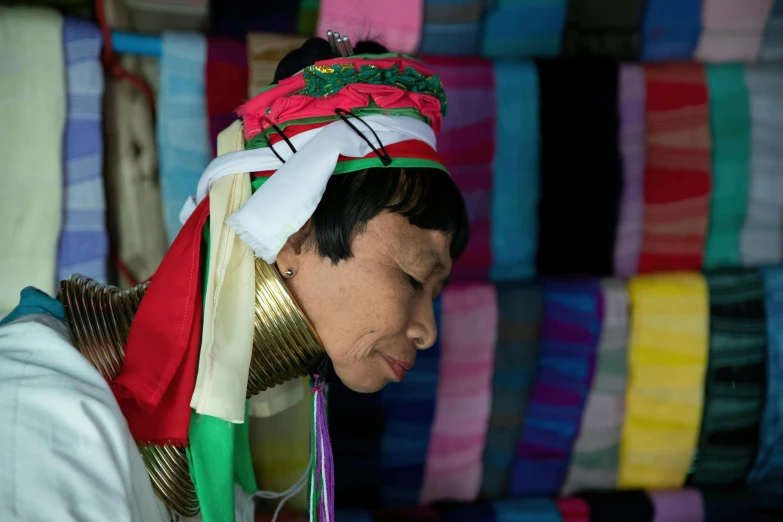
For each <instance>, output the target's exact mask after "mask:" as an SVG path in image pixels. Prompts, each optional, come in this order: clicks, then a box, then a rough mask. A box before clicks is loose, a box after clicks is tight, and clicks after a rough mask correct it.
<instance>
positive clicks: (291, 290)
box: [0, 35, 468, 522]
mask: <svg viewBox="0 0 783 522" xmlns="http://www.w3.org/2000/svg"><path fill="white" fill-rule="evenodd" d="M356 50H357V51H358V52H359V53H368V52H376V53H383V52H385V49H382V48H379V46H377V44H370V43H368V44H362V43H360V44H359V45H357V49H356ZM351 54H352V49H351V46H350V42H348V41H347V39H346V40H343V39H340V38H339V37H338V38H335V37H334V36H332V35H330V41H329V42H327V41H325V40H321V39H312V40H310V41H308V42H307V43H305V44H304V45H303V46H302V47H301V48H300V49H298V50H296V51H294V52H292V53H291V54H290V55H288V56H287V57H286V58H285V59H284V60H283V61H282V62H281V64H280V65H279V67H278V71H277V75H276V78H275V84H274V85H273V86H271V87H270V88H269V89H268V90H265V91H264V92H262V93H261V94H259V95H258V96H257V97H255V98H254V99H252V100H250V101H249V102H248V103H247V104H245V105H244V106H243V107H241V108H240V109H239V111H238V113H239V115H240V116H241V117H242V120H241V121H238V122H237V123H235V124H234V125H232V126H231V127H229V129H227V130H226V131H224V132H223V133H222V134H221V136H220V138H219V149H220V151H219V152H220V153H221V154H223V155H222V156H221V157H220V158H218V159H217V160H215V161H214V162H213V163H212V164H211V165H210V167H209V168H208V169H207V171H206V172H205V173H204V176H203V177H202V180H201V181H200V183H199V190H198V193H197V195H196V197H195V198H193V199H192V200H191V201H190V203H189V204H188V205H186V206H185V208H183V219H184V221H185V223H184V226H183V228H182V231H181V232H180V234H179V235H178V236H177V239H176V241H175V242H174V244H173V245H172V247H171V249H170V250H169V253H168V254H167V256H166V258H165V259H164V261H163V263H162V264H161V266H160V267H159V269H158V271H157V272H156V274H155V276H154V277H153V278H152V281H151V283H150V284H149V286H148V287H147V286H143V287H139V288H136V289H133V290H130V291H126V292H119V291H118V290H116V289H108V288H103V287H100V286H99V285H96V284H94V283H90V282H88V281H84V280H82V279H79V278H75V279H73V278H72V279H71V280H70V281H67V282H63V283H62V284H61V294H60V297H59V299H60V300H59V301H56V300H54V299H51V298H49V297H47V296H44V295H42V294H40V293H39V292H37V291H35V290H33V289H28V290H25V291H24V292H23V294H22V301H21V302H20V305H19V307H18V308H17V309H16V310H15V311H14V312H13V313H12V314H11V315H9V316H8V317H7V318H6V319H5V320H4V323H3V326H2V327H0V448H2V449H1V450H0V499H1V500H0V519H2V520H58V521H66V520H79V521H93V520H95V521H98V520H100V521H105V520H115V521H125V520H128V521H130V520H134V521H135V520H143V521H145V522H147V521H155V520H161V521H168V520H171V519H173V518H175V517H179V516H182V517H192V516H196V515H199V516H201V517H203V520H205V521H206V522H212V521H216V520H220V521H224V520H225V521H233V520H235V519H236V520H250V519H252V502H251V501H250V500H249V499H250V494H251V493H253V492H254V491H255V490H256V484H255V480H254V478H253V476H252V468H251V467H250V463H249V451H248V445H247V423H246V422H245V420H246V415H247V409H248V407H249V406H248V403H247V401H246V397H249V396H255V398H252V399H251V401H261V402H263V403H264V404H265V406H266V407H267V409H268V410H274V409H275V408H278V409H279V407H280V404H284V403H286V398H285V396H284V395H285V384H284V383H285V382H286V381H290V380H291V379H294V378H297V377H299V376H302V375H306V374H307V373H310V374H314V375H315V383H316V386H315V389H314V397H316V399H315V400H314V404H315V406H314V425H315V426H314V434H313V439H312V440H313V445H314V446H313V455H312V457H311V458H312V465H311V471H312V476H311V481H310V488H311V498H312V499H313V503H312V504H311V516H321V517H323V518H325V519H330V520H331V517H332V516H333V514H332V513H331V503H332V502H333V499H332V498H331V496H332V493H333V489H332V487H331V486H332V485H331V478H330V472H329V470H328V466H327V464H328V461H329V458H330V457H329V450H328V433H327V432H326V431H325V425H324V422H323V405H320V406H319V405H318V404H319V403H318V400H317V399H318V398H319V397H323V393H320V392H321V390H322V384H323V379H324V376H325V375H324V374H325V373H327V374H330V373H331V367H333V369H334V373H336V374H337V376H338V377H339V378H340V379H341V380H342V381H343V382H344V383H345V384H346V385H347V386H348V387H349V388H352V389H353V390H355V391H359V392H375V391H377V390H380V389H381V388H383V387H384V386H385V385H386V384H388V383H389V382H392V381H399V380H401V379H403V378H404V377H405V374H406V372H408V371H409V370H411V369H412V368H413V365H414V361H415V358H416V352H417V350H423V349H427V348H429V347H430V346H432V344H433V343H434V342H435V338H436V335H437V332H436V327H435V318H434V313H433V304H432V303H433V300H434V299H435V297H436V296H437V295H438V293H439V292H440V291H441V289H442V288H443V285H444V284H445V283H446V280H447V277H448V274H449V271H450V268H451V264H452V262H453V260H454V259H456V258H457V257H458V256H459V255H460V254H461V252H462V251H463V250H464V248H465V246H466V243H467V234H468V232H467V230H468V225H467V217H466V210H465V204H464V201H463V200H462V197H461V195H460V193H459V191H458V189H457V187H456V185H455V184H454V182H453V181H452V180H451V178H450V177H449V176H448V173H447V172H446V170H445V168H444V167H443V163H442V161H441V160H440V159H439V158H438V156H437V153H436V152H435V133H436V132H437V131H438V130H439V128H440V125H441V122H442V117H443V115H444V114H445V112H446V100H445V95H444V93H443V88H442V85H441V83H440V80H439V79H438V78H437V76H435V75H434V74H432V72H431V71H429V70H427V69H426V67H424V66H423V65H422V64H420V63H418V62H416V61H415V60H413V59H410V58H407V57H401V56H398V55H388V54H373V55H371V54H366V55H357V56H351ZM244 149H247V150H244ZM251 193H252V195H251ZM253 254H255V256H254V255H253ZM254 258H257V259H256V260H254ZM139 301H140V304H139ZM297 305H298V306H297ZM131 321H132V322H131ZM316 332H317V333H316ZM74 347H75V348H76V350H74ZM327 378H328V377H327ZM280 390H282V391H280ZM275 405H277V406H275ZM303 484H304V482H303V481H301V482H300V483H299V484H298V485H299V486H300V487H301V486H302V485H303ZM235 488H236V493H235ZM261 496H265V497H267V498H270V497H273V495H269V494H263V495H261ZM284 498H285V497H284ZM235 508H236V513H235V512H234V509H235ZM235 516H236V518H235Z"/></svg>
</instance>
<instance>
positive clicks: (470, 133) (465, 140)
mask: <svg viewBox="0 0 783 522" xmlns="http://www.w3.org/2000/svg"><path fill="white" fill-rule="evenodd" d="M422 61H423V62H424V64H425V66H426V67H428V68H431V69H432V70H433V71H434V72H435V74H437V75H438V76H439V77H440V79H441V81H442V82H443V86H444V88H445V89H446V96H447V97H448V108H449V114H448V117H446V118H444V119H443V129H442V130H441V133H440V135H439V136H438V153H439V154H440V155H441V157H442V158H443V159H444V160H445V161H446V167H447V168H448V169H449V173H450V174H451V177H452V179H453V180H454V182H455V183H456V184H457V187H459V189H460V192H462V195H463V196H464V198H465V204H466V206H467V207H468V221H469V224H470V242H469V243H468V248H467V249H466V250H465V253H464V254H463V255H462V257H460V258H459V259H458V260H457V261H456V262H455V263H454V266H453V268H452V270H451V279H452V281H471V282H474V281H488V280H489V275H490V271H491V270H492V221H491V219H492V204H491V203H492V185H493V175H492V173H493V167H494V161H495V148H496V147H495V144H496V136H495V134H496V132H495V130H496V128H497V125H496V119H497V103H496V101H495V66H494V64H493V63H492V61H490V60H487V59H485V58H474V57H454V56H423V57H422Z"/></svg>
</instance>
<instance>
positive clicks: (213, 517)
mask: <svg viewBox="0 0 783 522" xmlns="http://www.w3.org/2000/svg"><path fill="white" fill-rule="evenodd" d="M265 181H266V178H259V179H257V180H254V181H253V184H252V188H253V191H255V190H257V189H258V187H260V186H261V185H263V184H264V182H265ZM203 237H204V244H205V247H206V252H209V239H210V238H209V218H207V222H206V224H205V225H204V230H203ZM208 273H209V256H208V255H204V274H205V276H204V298H206V293H207V292H206V288H207V278H206V274H208ZM248 404H249V403H247V402H245V422H244V424H233V423H230V422H226V421H224V420H222V419H218V418H216V417H211V416H209V415H199V414H198V413H196V412H195V410H194V411H192V412H191V416H190V430H189V431H188V439H189V440H188V448H187V454H188V466H189V467H190V476H191V477H192V478H193V484H194V485H195V487H196V496H197V497H198V501H199V504H200V505H201V517H202V519H203V520H204V522H234V519H235V511H234V505H235V500H234V483H235V482H236V483H237V484H239V485H240V486H241V487H242V489H243V490H244V491H245V492H246V493H255V492H256V491H258V485H257V484H256V477H255V474H254V472H253V460H252V458H251V456H250V432H249V426H250V425H249V423H248Z"/></svg>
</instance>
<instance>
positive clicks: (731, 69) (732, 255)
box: [704, 64, 750, 268]
mask: <svg viewBox="0 0 783 522" xmlns="http://www.w3.org/2000/svg"><path fill="white" fill-rule="evenodd" d="M707 85H708V87H709V93H710V95H709V96H710V133H711V135H712V201H711V203H710V208H711V211H710V224H709V232H708V234H707V245H706V249H705V254H704V266H705V268H719V267H729V266H740V265H742V263H741V260H740V245H739V243H740V233H741V231H742V227H743V225H744V223H745V214H746V211H747V202H748V180H749V179H750V105H749V100H748V88H747V86H746V85H745V73H744V66H743V65H740V64H731V65H724V64H721V65H707Z"/></svg>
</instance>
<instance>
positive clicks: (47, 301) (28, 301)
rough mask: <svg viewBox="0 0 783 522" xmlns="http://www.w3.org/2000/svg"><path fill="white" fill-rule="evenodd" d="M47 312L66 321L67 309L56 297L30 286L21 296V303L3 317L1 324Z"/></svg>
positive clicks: (46, 313)
mask: <svg viewBox="0 0 783 522" xmlns="http://www.w3.org/2000/svg"><path fill="white" fill-rule="evenodd" d="M34 314H45V315H51V316H52V317H54V318H55V319H58V320H60V321H62V322H65V309H63V305H62V303H61V302H60V301H58V300H57V299H54V298H52V297H50V296H48V295H47V294H45V293H44V292H41V291H40V290H38V289H37V288H33V287H32V286H28V287H27V288H25V289H24V290H22V293H21V294H20V297H19V304H18V305H16V308H14V309H13V310H11V313H9V314H8V315H6V316H5V317H3V319H2V321H0V326H3V325H5V324H8V323H10V322H12V321H16V320H17V319H19V318H20V317H24V316H25V315H34Z"/></svg>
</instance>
